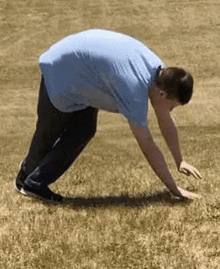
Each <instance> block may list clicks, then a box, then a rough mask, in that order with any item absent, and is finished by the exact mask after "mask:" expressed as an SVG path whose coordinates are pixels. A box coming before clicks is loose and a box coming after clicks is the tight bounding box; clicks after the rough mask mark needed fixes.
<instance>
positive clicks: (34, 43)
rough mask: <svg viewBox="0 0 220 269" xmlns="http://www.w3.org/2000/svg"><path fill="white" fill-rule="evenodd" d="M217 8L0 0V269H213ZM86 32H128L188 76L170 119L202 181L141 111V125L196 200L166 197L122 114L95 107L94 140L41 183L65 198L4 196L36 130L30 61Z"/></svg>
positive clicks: (219, 195) (213, 3)
mask: <svg viewBox="0 0 220 269" xmlns="http://www.w3.org/2000/svg"><path fill="white" fill-rule="evenodd" d="M219 13H220V3H219V1H218V0H209V1H207V0H194V1H190V0H184V1H177V0H164V1H162V0H155V1H149V0H146V1H140V0H130V1H129V0H122V1H116V0H97V1H94V0H75V1H68V0H62V1H61V0H60V1H59V0H53V1H52V0H48V1H42V0H35V1H34V0H23V1H15V0H10V1H9V0H0V18H1V20H0V34H1V39H0V48H1V49H0V66H1V68H0V83H1V88H0V141H1V144H0V154H1V155H0V156H1V158H0V201H1V203H0V256H1V259H0V268H10V269H11V268H13V269H24V268H25V269H26V268H31V269H41V268H54V269H56V268H62V269H64V268H68V269H69V268H73V269H84V268H85V269H86V268H88V269H90V268H98V269H100V268H102V269H109V268H111V269H112V268H116V269H119V268H120V269H129V268H132V269H133V268H137V269H144V268H150V269H151V268H158V269H160V268H165V269H172V268H196V269H197V268H198V269H203V268H204V269H207V268H210V269H213V268H216V269H217V268H220V267H219V264H220V251H219V243H220V231H219V222H220V212H219V210H220V192H219V191H220V188H219V173H220V168H219V163H220V157H219V145H220V120H219V103H220V94H219V85H220V81H219V73H220V65H219V61H220V59H219V48H220V45H219V44H220V35H219V30H220V19H219ZM88 28H105V29H111V30H115V31H119V32H123V33H125V34H129V35H131V36H134V37H136V38H138V39H139V40H141V41H143V42H144V43H146V44H147V45H148V46H150V47H151V48H152V49H153V50H154V51H155V52H156V53H157V54H158V55H159V56H160V57H161V58H162V59H163V60H164V62H166V63H167V65H169V66H181V67H184V68H186V69H188V70H189V71H190V72H191V73H192V74H193V76H194V78H195V88H194V95H193V99H192V102H191V103H190V104H189V105H187V106H183V107H181V108H178V109H176V111H174V113H173V116H174V118H175V121H176V124H177V126H178V130H179V137H180V144H181V148H182V153H183V155H184V157H185V159H186V160H187V161H188V162H189V163H192V164H193V165H195V166H196V167H197V168H198V169H199V170H200V172H201V174H202V175H203V179H202V180H200V181H196V180H194V179H193V178H188V177H185V176H183V175H181V174H179V173H178V172H177V171H176V168H175V165H174V161H173V160H172V158H171V155H170V153H169V152H168V149H167V147H166V145H165V143H164V141H163V139H162V138H161V135H160V133H159V130H158V126H157V123H156V120H155V116H154V115H153V112H152V109H151V108H150V111H149V124H150V127H151V129H152V132H153V134H154V137H155V141H156V142H157V144H158V145H159V146H160V147H161V149H162V150H163V152H164V155H165V157H166V160H167V163H168V165H169V167H170V170H171V172H172V174H173V176H174V178H175V180H176V182H177V183H178V184H179V185H180V186H182V187H186V188H188V189H191V190H194V191H195V192H197V193H199V194H201V195H202V199H201V200H199V201H193V202H191V203H176V202H175V201H174V200H173V199H172V197H170V195H169V193H168V192H167V191H166V190H165V189H164V188H163V186H162V183H161V182H160V181H159V180H158V179H157V177H156V176H155V175H154V173H153V172H152V171H151V169H150V167H149V165H148V164H147V162H146V160H145V159H144V157H143V155H142V153H141V152H140V150H139V148H138V146H137V143H136V141H135V140H134V137H133V135H132V134H131V132H130V130H129V128H128V125H127V123H126V121H125V119H124V118H123V117H122V116H120V115H117V114H109V113H106V112H101V113H100V114H99V119H98V121H99V125H98V131H97V135H96V137H95V138H94V139H93V140H92V142H91V143H90V144H89V146H88V147H87V148H86V149H85V151H84V152H83V154H82V155H81V156H80V157H79V158H78V159H77V161H76V163H75V164H74V165H73V166H72V167H71V168H70V169H69V170H68V171H67V173H66V174H65V175H64V176H62V177H61V178H60V179H59V180H58V181H57V182H56V183H55V184H53V185H52V188H53V190H55V191H57V192H60V193H63V194H64V195H67V196H69V197H70V198H69V199H68V201H67V203H66V204H65V205H62V206H61V205H60V206H52V205H46V204H44V203H41V202H39V201H35V200H32V199H29V198H27V197H23V196H21V195H19V194H17V193H16V192H15V191H14V188H13V178H14V177H15V175H16V172H17V170H18V164H19V162H20V161H21V159H22V158H23V157H24V156H25V153H26V151H27V149H28V145H29V143H30V139H31V136H32V134H33V131H34V128H35V120H36V102H37V94H38V86H39V80H40V73H39V68H38V58H39V56H40V54H41V53H43V52H44V51H45V50H46V49H47V48H48V47H49V46H50V45H51V44H53V43H55V42H56V41H58V40H59V39H61V38H62V37H64V36H66V35H68V34H71V33H75V32H78V31H80V30H83V29H88ZM116 138H117V139H116Z"/></svg>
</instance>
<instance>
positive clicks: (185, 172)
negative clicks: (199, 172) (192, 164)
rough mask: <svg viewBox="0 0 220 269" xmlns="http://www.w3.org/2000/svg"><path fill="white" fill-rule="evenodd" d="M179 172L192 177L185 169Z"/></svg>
mask: <svg viewBox="0 0 220 269" xmlns="http://www.w3.org/2000/svg"><path fill="white" fill-rule="evenodd" d="M179 171H180V173H183V174H184V175H186V176H189V175H190V172H189V171H188V170H187V169H185V168H181V169H180V170H179Z"/></svg>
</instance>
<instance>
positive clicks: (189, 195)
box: [186, 192, 202, 200]
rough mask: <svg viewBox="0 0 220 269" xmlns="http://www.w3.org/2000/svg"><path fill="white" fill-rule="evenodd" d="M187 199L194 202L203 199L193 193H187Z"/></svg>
mask: <svg viewBox="0 0 220 269" xmlns="http://www.w3.org/2000/svg"><path fill="white" fill-rule="evenodd" d="M186 197H187V198H188V199H192V200H195V199H201V198H202V196H201V195H199V194H196V193H193V192H187V193H186Z"/></svg>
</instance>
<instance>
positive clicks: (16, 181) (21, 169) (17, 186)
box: [14, 161, 27, 192]
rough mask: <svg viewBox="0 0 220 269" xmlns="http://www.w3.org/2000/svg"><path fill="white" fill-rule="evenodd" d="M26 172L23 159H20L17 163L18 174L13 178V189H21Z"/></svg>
mask: <svg viewBox="0 0 220 269" xmlns="http://www.w3.org/2000/svg"><path fill="white" fill-rule="evenodd" d="M26 177H27V176H26V174H25V166H24V164H23V161H21V163H20V165H19V171H18V174H17V176H16V178H15V179H14V187H15V190H16V191H18V192H20V191H21V189H22V188H23V187H24V181H25V179H26Z"/></svg>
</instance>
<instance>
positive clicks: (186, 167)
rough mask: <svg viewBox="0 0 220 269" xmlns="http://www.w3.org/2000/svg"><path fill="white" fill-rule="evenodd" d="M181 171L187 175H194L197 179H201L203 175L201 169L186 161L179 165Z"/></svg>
mask: <svg viewBox="0 0 220 269" xmlns="http://www.w3.org/2000/svg"><path fill="white" fill-rule="evenodd" d="M179 172H180V173H183V174H185V175H187V176H190V175H193V176H194V178H196V179H201V178H202V176H201V174H200V173H199V171H198V170H197V169H196V168H195V167H193V166H192V165H190V164H188V163H186V162H185V161H182V162H181V164H180V167H179Z"/></svg>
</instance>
